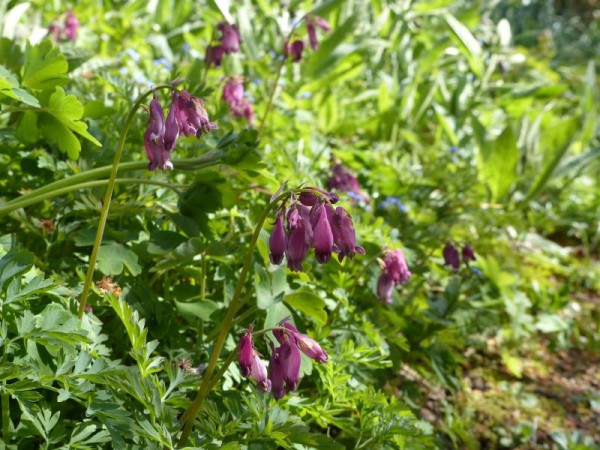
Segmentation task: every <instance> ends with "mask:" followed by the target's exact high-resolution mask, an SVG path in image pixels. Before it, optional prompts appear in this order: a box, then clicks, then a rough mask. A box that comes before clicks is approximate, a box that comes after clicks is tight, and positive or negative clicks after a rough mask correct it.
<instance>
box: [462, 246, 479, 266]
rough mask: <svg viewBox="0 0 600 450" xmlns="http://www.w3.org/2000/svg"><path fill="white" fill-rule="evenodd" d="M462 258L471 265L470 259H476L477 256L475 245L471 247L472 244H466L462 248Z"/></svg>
mask: <svg viewBox="0 0 600 450" xmlns="http://www.w3.org/2000/svg"><path fill="white" fill-rule="evenodd" d="M462 258H463V261H464V262H465V264H466V265H467V266H468V265H469V262H470V261H475V260H476V259H477V258H476V257H475V252H474V251H473V247H471V246H470V245H465V246H464V247H463V248H462Z"/></svg>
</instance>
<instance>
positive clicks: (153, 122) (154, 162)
mask: <svg viewBox="0 0 600 450" xmlns="http://www.w3.org/2000/svg"><path fill="white" fill-rule="evenodd" d="M164 136H165V122H164V114H163V110H162V106H161V104H160V102H159V101H158V98H157V97H156V95H155V96H154V98H153V99H152V101H151V102H150V119H149V121H148V127H147V128H146V132H145V133H144V146H145V147H146V155H147V156H148V160H149V161H150V163H149V165H148V169H149V170H156V169H162V170H165V169H172V168H173V164H172V163H171V161H169V152H168V151H166V150H165V143H164Z"/></svg>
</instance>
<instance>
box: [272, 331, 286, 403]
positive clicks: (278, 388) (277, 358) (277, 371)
mask: <svg viewBox="0 0 600 450" xmlns="http://www.w3.org/2000/svg"><path fill="white" fill-rule="evenodd" d="M280 351H281V347H277V348H275V346H274V345H273V344H272V343H271V359H270V361H269V380H271V393H272V394H273V398H274V399H275V400H279V399H280V398H283V397H284V396H285V368H284V366H283V359H282V358H281V355H280Z"/></svg>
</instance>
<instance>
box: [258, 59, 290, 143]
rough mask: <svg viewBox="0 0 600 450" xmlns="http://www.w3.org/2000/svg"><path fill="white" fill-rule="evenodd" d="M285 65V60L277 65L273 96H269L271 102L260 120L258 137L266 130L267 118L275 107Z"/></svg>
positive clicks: (272, 90)
mask: <svg viewBox="0 0 600 450" xmlns="http://www.w3.org/2000/svg"><path fill="white" fill-rule="evenodd" d="M284 64H285V58H283V59H282V60H281V61H279V64H278V65H277V71H276V73H275V81H274V82H273V89H271V95H270V96H269V101H268V102H267V107H266V109H265V112H264V114H263V116H262V119H260V126H259V127H258V136H260V135H261V134H262V132H263V129H264V128H265V124H266V122H267V116H268V115H269V112H270V111H271V106H272V105H273V100H274V99H275V92H277V83H279V78H281V71H282V70H283V65H284Z"/></svg>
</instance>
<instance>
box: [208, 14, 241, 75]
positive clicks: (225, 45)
mask: <svg viewBox="0 0 600 450" xmlns="http://www.w3.org/2000/svg"><path fill="white" fill-rule="evenodd" d="M217 28H218V29H219V31H220V32H221V43H220V44H218V45H209V46H208V47H206V62H207V64H212V65H214V66H215V67H220V66H221V62H222V61H223V55H229V54H230V53H237V52H239V51H240V43H241V42H242V39H241V38H240V32H239V30H238V28H237V26H236V25H230V24H228V23H227V22H221V23H219V24H218V25H217Z"/></svg>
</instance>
